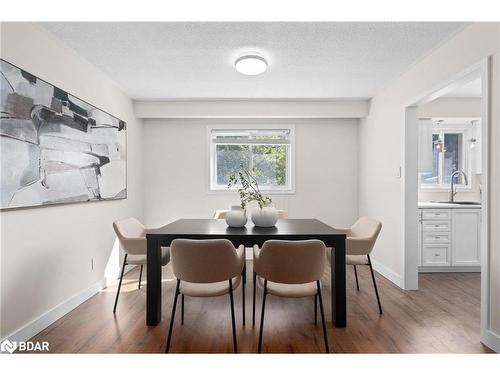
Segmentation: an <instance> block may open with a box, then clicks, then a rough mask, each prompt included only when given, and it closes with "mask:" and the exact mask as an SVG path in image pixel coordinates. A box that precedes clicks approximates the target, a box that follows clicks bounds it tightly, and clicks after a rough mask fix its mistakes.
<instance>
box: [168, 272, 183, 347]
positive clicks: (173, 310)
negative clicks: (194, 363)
mask: <svg viewBox="0 0 500 375" xmlns="http://www.w3.org/2000/svg"><path fill="white" fill-rule="evenodd" d="M180 283H181V281H180V280H179V279H177V286H176V287H175V297H174V305H173V306H172V315H171V316H170V327H169V328H168V338H167V347H166V348H165V353H168V351H169V350H170V340H171V339H172V330H173V328H174V320H175V309H176V307H177V297H179V285H180Z"/></svg>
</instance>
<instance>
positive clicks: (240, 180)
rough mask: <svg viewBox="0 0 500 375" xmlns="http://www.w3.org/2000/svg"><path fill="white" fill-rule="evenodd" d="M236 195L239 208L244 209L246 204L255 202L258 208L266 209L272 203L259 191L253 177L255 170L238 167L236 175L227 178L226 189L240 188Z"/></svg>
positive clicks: (255, 179)
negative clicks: (238, 197) (238, 200)
mask: <svg viewBox="0 0 500 375" xmlns="http://www.w3.org/2000/svg"><path fill="white" fill-rule="evenodd" d="M240 185H241V187H240V188H239V189H238V194H239V196H240V201H241V204H240V206H241V208H242V209H245V208H246V206H247V205H248V203H250V202H252V201H255V202H257V204H258V205H259V207H260V208H263V207H267V206H269V205H270V204H271V203H272V199H271V198H269V197H267V196H265V195H263V194H262V193H261V191H260V189H259V183H258V182H257V178H256V177H255V169H252V170H251V171H249V170H247V169H246V168H244V167H243V165H241V166H240V170H239V171H238V173H233V174H231V175H230V176H229V183H228V185H227V187H228V188H231V187H233V186H240Z"/></svg>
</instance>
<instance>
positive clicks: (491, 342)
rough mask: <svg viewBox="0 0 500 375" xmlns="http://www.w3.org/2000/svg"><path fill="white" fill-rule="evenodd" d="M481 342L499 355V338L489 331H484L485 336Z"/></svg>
mask: <svg viewBox="0 0 500 375" xmlns="http://www.w3.org/2000/svg"><path fill="white" fill-rule="evenodd" d="M481 342H482V343H483V344H484V345H486V346H487V347H488V348H490V349H491V350H493V351H494V352H496V353H500V336H499V335H497V334H496V333H494V332H491V331H490V330H487V331H486V336H485V337H483V338H482V339H481Z"/></svg>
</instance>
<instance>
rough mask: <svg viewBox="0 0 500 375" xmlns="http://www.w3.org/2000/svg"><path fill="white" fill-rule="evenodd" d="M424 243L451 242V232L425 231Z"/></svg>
mask: <svg viewBox="0 0 500 375" xmlns="http://www.w3.org/2000/svg"><path fill="white" fill-rule="evenodd" d="M423 243H424V244H426V243H431V244H432V243H451V232H446V233H442V232H424V234H423Z"/></svg>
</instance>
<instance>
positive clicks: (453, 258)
mask: <svg viewBox="0 0 500 375" xmlns="http://www.w3.org/2000/svg"><path fill="white" fill-rule="evenodd" d="M418 236H419V239H418V240H419V246H418V248H419V254H418V259H419V270H420V271H427V272H429V271H430V272H432V271H434V272H446V271H448V272H453V271H457V272H459V271H476V272H479V271H480V265H481V262H480V248H481V243H480V239H481V209H480V208H423V209H419V230H418Z"/></svg>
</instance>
